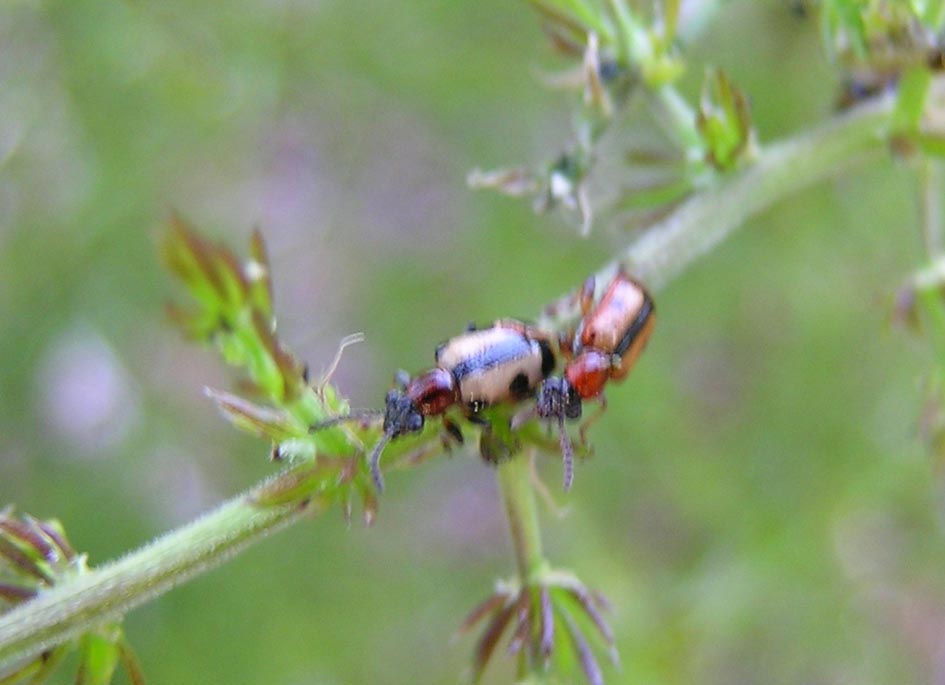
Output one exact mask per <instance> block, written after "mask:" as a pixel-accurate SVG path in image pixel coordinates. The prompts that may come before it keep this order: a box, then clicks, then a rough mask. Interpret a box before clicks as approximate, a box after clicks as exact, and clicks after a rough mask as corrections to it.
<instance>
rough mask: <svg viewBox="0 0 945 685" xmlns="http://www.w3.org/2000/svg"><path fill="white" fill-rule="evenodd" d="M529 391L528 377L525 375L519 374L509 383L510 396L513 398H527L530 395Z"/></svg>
mask: <svg viewBox="0 0 945 685" xmlns="http://www.w3.org/2000/svg"><path fill="white" fill-rule="evenodd" d="M528 390H529V387H528V376H526V375H525V374H524V373H519V374H517V375H516V376H515V378H513V379H512V382H511V383H509V394H510V395H512V397H525V396H527V395H528Z"/></svg>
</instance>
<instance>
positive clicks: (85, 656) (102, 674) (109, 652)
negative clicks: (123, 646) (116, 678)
mask: <svg viewBox="0 0 945 685" xmlns="http://www.w3.org/2000/svg"><path fill="white" fill-rule="evenodd" d="M120 657H121V650H120V649H119V647H118V645H117V644H116V642H115V641H114V640H111V639H108V638H107V637H105V636H102V635H96V634H88V635H85V636H84V637H83V638H82V640H81V641H80V643H79V672H78V674H77V675H76V679H75V682H76V685H108V684H109V683H110V682H111V680H112V676H113V675H115V668H116V667H117V666H118V661H119V659H120Z"/></svg>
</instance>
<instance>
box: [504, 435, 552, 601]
mask: <svg viewBox="0 0 945 685" xmlns="http://www.w3.org/2000/svg"><path fill="white" fill-rule="evenodd" d="M531 456H532V455H531V453H523V454H518V455H516V456H514V457H513V458H512V459H509V460H508V461H505V462H503V463H501V464H499V466H498V467H497V468H496V471H497V473H498V480H499V489H500V490H501V491H502V499H503V501H504V502H505V513H506V515H507V516H508V519H509V533H510V536H511V538H512V546H513V547H514V548H515V561H516V564H517V566H518V575H519V580H520V581H521V582H522V584H523V585H524V584H526V583H528V582H529V581H530V580H532V579H534V578H535V577H536V576H537V575H538V574H540V573H541V572H542V571H543V570H544V566H545V557H544V555H543V554H542V551H541V527H540V525H539V523H538V508H537V506H536V503H535V489H534V488H533V487H532V482H531V469H530V468H529V462H530V459H531Z"/></svg>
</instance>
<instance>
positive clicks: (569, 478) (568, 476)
mask: <svg viewBox="0 0 945 685" xmlns="http://www.w3.org/2000/svg"><path fill="white" fill-rule="evenodd" d="M558 439H559V440H560V441H561V456H562V457H564V491H565V492H567V491H568V490H570V489H571V483H573V482H574V448H573V447H572V446H571V436H569V435H568V431H567V430H566V429H565V427H564V414H558Z"/></svg>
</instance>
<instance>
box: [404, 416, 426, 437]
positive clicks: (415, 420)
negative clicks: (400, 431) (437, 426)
mask: <svg viewBox="0 0 945 685" xmlns="http://www.w3.org/2000/svg"><path fill="white" fill-rule="evenodd" d="M421 428H423V414H413V415H411V417H410V419H409V420H408V421H407V430H409V431H410V432H412V433H416V432H417V431H419V430H420V429H421Z"/></svg>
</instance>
